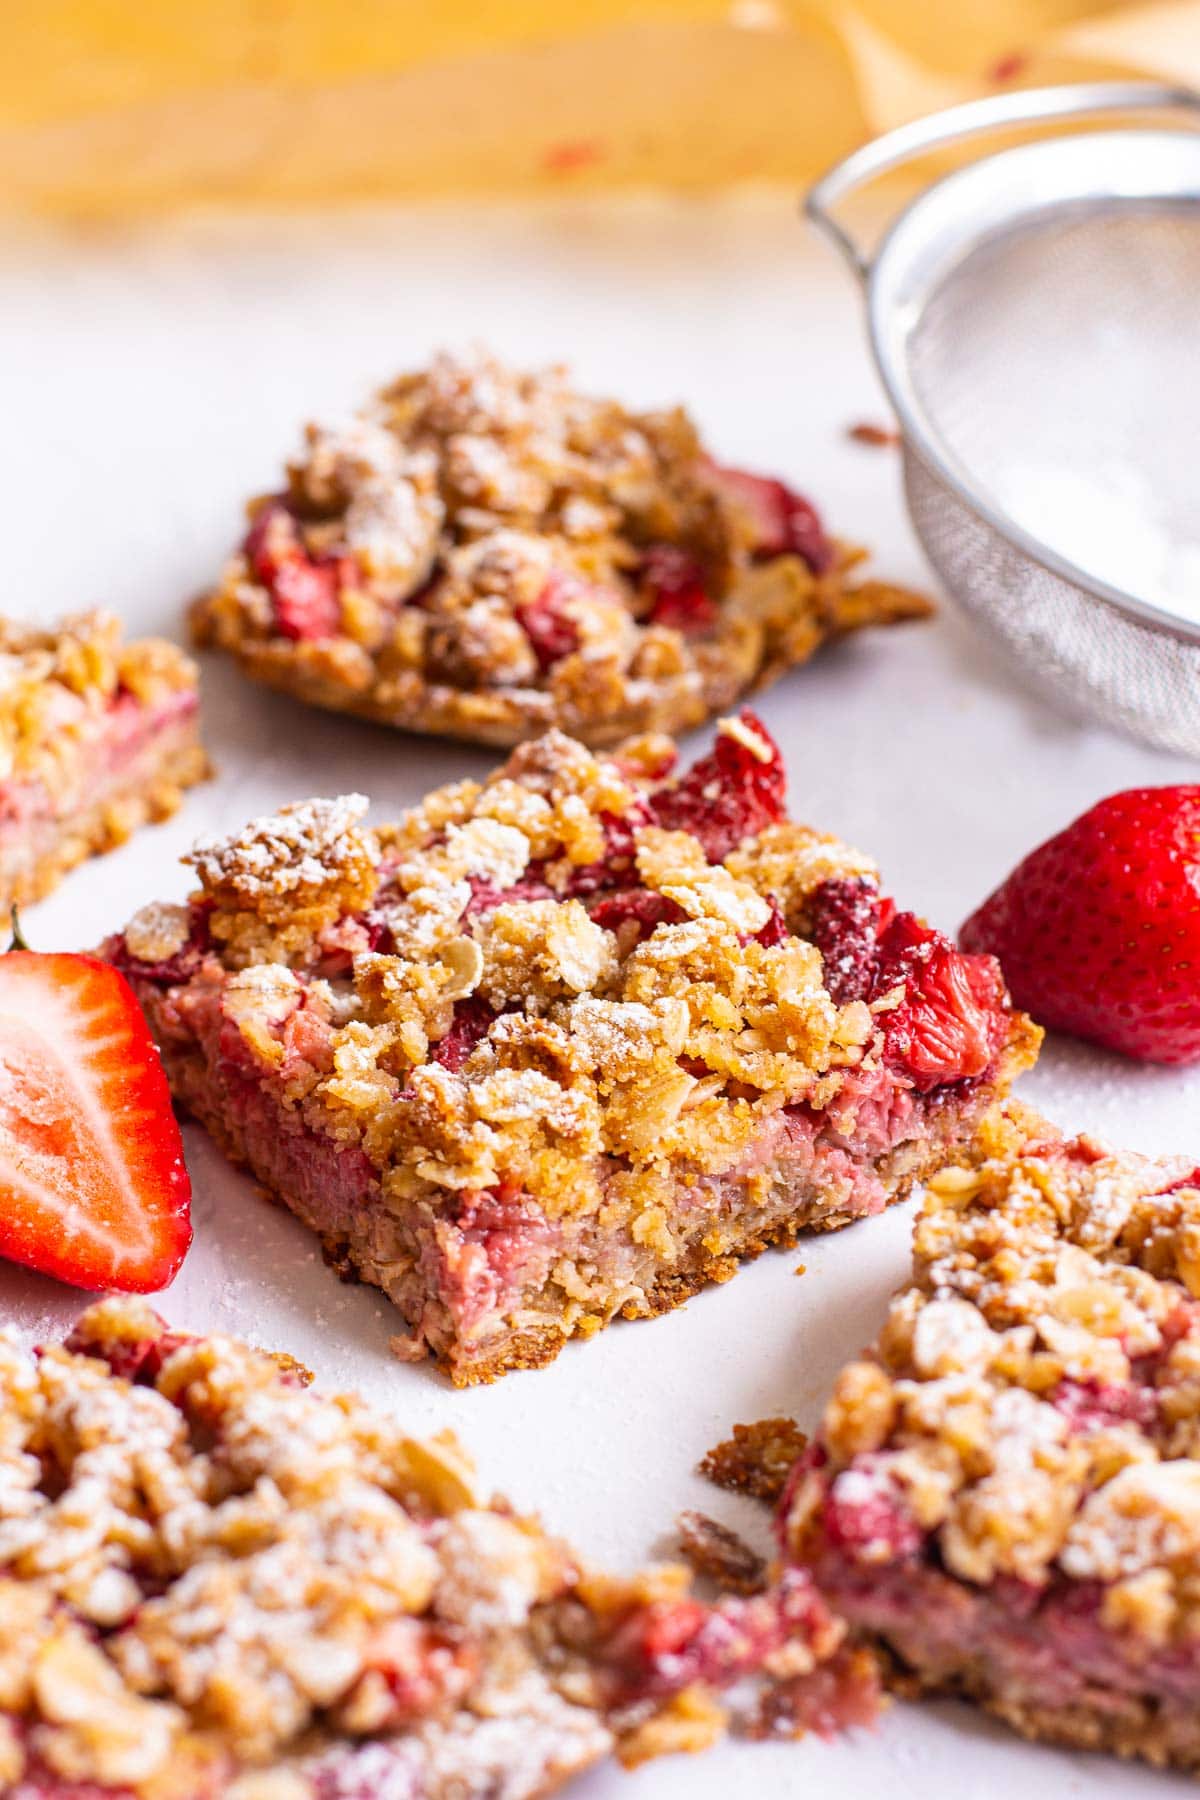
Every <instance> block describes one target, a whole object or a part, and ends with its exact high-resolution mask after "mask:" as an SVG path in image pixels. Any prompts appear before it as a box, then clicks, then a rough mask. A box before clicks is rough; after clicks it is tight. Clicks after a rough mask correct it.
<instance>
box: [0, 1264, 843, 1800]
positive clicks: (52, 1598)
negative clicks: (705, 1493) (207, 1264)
mask: <svg viewBox="0 0 1200 1800" xmlns="http://www.w3.org/2000/svg"><path fill="white" fill-rule="evenodd" d="M307 1379H308V1377H307V1375H306V1372H305V1371H304V1370H303V1369H302V1368H301V1367H300V1366H299V1365H298V1364H296V1363H295V1362H293V1361H292V1360H291V1359H290V1358H288V1357H272V1356H269V1355H267V1354H265V1353H264V1352H262V1351H259V1350H253V1349H249V1348H247V1347H246V1346H245V1345H244V1344H241V1343H238V1342H237V1341H235V1340H234V1339H232V1338H228V1337H207V1338H193V1337H185V1336H181V1335H179V1334H177V1333H174V1332H171V1331H169V1330H168V1329H167V1327H166V1326H164V1325H163V1323H162V1321H161V1320H160V1319H158V1318H157V1316H156V1315H155V1314H154V1313H153V1312H151V1311H150V1309H149V1308H148V1307H147V1306H146V1305H145V1304H144V1303H143V1302H133V1301H129V1300H113V1299H110V1300H105V1301H101V1302H99V1303H98V1304H97V1305H95V1306H93V1307H92V1308H91V1309H90V1310H89V1311H88V1312H86V1313H85V1314H84V1315H83V1317H82V1319H81V1320H80V1321H79V1323H78V1324H77V1326H76V1328H75V1330H74V1332H73V1333H72V1335H71V1337H70V1338H69V1339H68V1340H67V1343H66V1344H65V1345H64V1346H62V1347H59V1346H47V1347H44V1348H42V1349H41V1350H39V1351H28V1350H24V1349H22V1348H21V1346H20V1345H19V1343H18V1342H17V1340H16V1339H15V1338H14V1337H13V1336H12V1335H11V1334H9V1333H0V1445H2V1446H3V1449H2V1452H0V1473H2V1475H3V1479H2V1480H0V1791H2V1792H3V1793H5V1794H7V1795H9V1796H10V1800H219V1797H227V1800H367V1797H368V1796H370V1800H418V1797H419V1800H495V1797H496V1796H499V1795H503V1796H505V1800H527V1797H532V1796H536V1795H542V1794H546V1793H549V1792H550V1791H551V1790H552V1789H554V1788H556V1787H558V1786H559V1785H560V1784H561V1783H562V1782H564V1781H566V1780H567V1779H569V1778H570V1777H571V1776H572V1775H573V1774H575V1773H577V1772H578V1771H580V1770H582V1769H584V1768H587V1767H588V1766H589V1765H591V1764H593V1763H595V1762H596V1761H597V1760H599V1759H600V1758H602V1757H605V1756H607V1755H609V1754H610V1753H615V1754H616V1755H618V1756H619V1757H620V1758H621V1759H622V1760H623V1761H625V1762H627V1763H633V1762H637V1761H640V1760H642V1759H643V1758H645V1757H649V1756H654V1755H658V1754H660V1753H662V1752H666V1751H671V1750H697V1749H701V1748H703V1747H704V1746H705V1745H706V1744H708V1743H711V1742H712V1741H713V1740H714V1739H715V1738H717V1737H719V1736H720V1734H721V1732H722V1730H723V1729H724V1728H725V1727H726V1725H727V1724H729V1723H731V1722H735V1723H736V1722H740V1723H741V1724H742V1725H743V1726H744V1727H745V1728H747V1729H749V1730H751V1731H753V1730H755V1729H756V1728H758V1727H759V1721H760V1719H761V1718H762V1717H763V1716H764V1709H766V1711H765V1718H766V1720H767V1721H768V1722H769V1723H771V1724H772V1725H773V1724H774V1723H775V1722H776V1721H777V1720H778V1718H779V1717H780V1702H781V1697H783V1698H784V1699H785V1700H786V1713H787V1726H788V1728H789V1729H790V1730H791V1731H792V1732H793V1733H794V1732H795V1731H796V1730H798V1729H803V1728H804V1726H805V1725H811V1726H813V1727H814V1728H816V1729H819V1730H822V1731H831V1730H834V1729H836V1728H838V1727H839V1726H840V1725H843V1724H853V1723H857V1722H859V1721H863V1720H866V1719H869V1718H870V1716H871V1714H872V1712H873V1710H874V1703H875V1686H874V1679H873V1669H872V1665H871V1663H870V1660H869V1658H866V1657H865V1656H864V1655H863V1654H862V1653H858V1654H854V1653H850V1652H847V1651H844V1650H842V1649H841V1648H840V1643H841V1638H842V1635H843V1633H842V1628H841V1627H840V1626H839V1625H838V1624H837V1623H836V1622H835V1621H834V1620H833V1618H832V1616H831V1615H830V1614H829V1612H828V1610H827V1609H826V1608H825V1606H824V1604H823V1603H822V1601H821V1600H820V1598H819V1596H818V1595H817V1593H816V1591H815V1589H814V1588H813V1586H812V1583H811V1581H810V1579H809V1578H808V1577H807V1576H806V1575H805V1574H804V1573H803V1571H801V1570H791V1571H788V1572H785V1573H784V1574H782V1575H780V1576H778V1578H777V1580H776V1581H775V1583H774V1585H772V1586H769V1587H767V1588H764V1589H761V1590H760V1591H758V1592H755V1593H753V1594H751V1595H749V1596H746V1597H736V1596H730V1597H727V1598H725V1599H721V1600H718V1601H716V1602H715V1603H713V1604H711V1605H703V1604H701V1603H700V1602H699V1601H697V1600H696V1599H695V1598H693V1597H692V1595H691V1593H690V1592H689V1588H688V1579H687V1576H686V1573H685V1571H684V1570H683V1569H682V1568H678V1567H674V1566H665V1567H659V1568H656V1569H651V1570H648V1571H646V1572H644V1573H642V1574H640V1575H638V1576H635V1577H632V1578H629V1579H619V1580H618V1579H613V1578H610V1577H606V1576H604V1575H600V1574H597V1573H594V1572H592V1571H589V1570H587V1569H585V1568H583V1567H581V1566H580V1564H579V1562H578V1561H577V1559H576V1558H575V1557H574V1555H573V1554H572V1553H571V1551H570V1550H569V1549H568V1548H567V1546H566V1545H565V1544H563V1543H561V1542H559V1541H558V1540H556V1539H554V1538H551V1537H548V1536H547V1535H546V1534H545V1532H544V1531H543V1530H542V1528H541V1526H540V1525H539V1524H538V1522H537V1520H536V1519H534V1518H529V1517H522V1516H521V1515H519V1514H517V1513H514V1512H513V1511H512V1510H511V1508H509V1507H508V1506H507V1505H506V1504H505V1503H504V1502H502V1501H497V1500H488V1499H487V1498H485V1497H483V1496H481V1494H480V1492H479V1490H478V1488H477V1486H476V1482H475V1479H474V1473H473V1470H472V1468H471V1465H470V1463H469V1461H468V1460H467V1459H466V1457H465V1456H464V1454H463V1452H462V1451H461V1449H460V1448H459V1447H458V1445H457V1444H456V1443H455V1441H454V1440H453V1438H452V1437H450V1436H449V1435H448V1434H444V1435H443V1436H441V1437H438V1438H434V1439H432V1440H429V1441H424V1442H422V1441H419V1440H415V1439H413V1438H411V1437H408V1436H406V1435H405V1433H404V1432H403V1431H402V1429H401V1428H400V1427H399V1426H398V1425H396V1424H394V1423H393V1422H392V1421H391V1420H390V1419H388V1418H387V1417H386V1416H384V1415H380V1414H376V1413H373V1412H371V1411H370V1410H368V1408H367V1407H366V1406H365V1405H364V1404H363V1402H362V1401H360V1400H359V1399H357V1398H356V1397H354V1396H353V1395H345V1394H343V1395H336V1396H331V1397H329V1398H323V1397H321V1396H319V1395H316V1394H314V1393H311V1392H308V1391H306V1383H307ZM746 1676H755V1677H757V1678H759V1679H758V1680H757V1682H756V1693H755V1694H754V1695H752V1696H747V1702H748V1703H750V1702H752V1706H751V1710H749V1711H748V1712H747V1713H746V1714H745V1715H743V1717H742V1718H741V1720H740V1721H737V1720H731V1718H730V1715H729V1713H728V1712H727V1711H726V1709H725V1708H724V1707H722V1705H721V1704H720V1703H719V1701H718V1698H717V1695H718V1693H719V1691H720V1690H721V1689H723V1688H725V1687H727V1686H729V1685H730V1684H732V1683H734V1682H737V1681H739V1680H740V1679H741V1678H743V1677H746ZM806 1695H808V1696H809V1697H810V1703H809V1704H807V1705H806Z"/></svg>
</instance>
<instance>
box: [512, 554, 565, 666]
mask: <svg viewBox="0 0 1200 1800" xmlns="http://www.w3.org/2000/svg"><path fill="white" fill-rule="evenodd" d="M571 585H572V584H571V582H570V579H569V578H568V577H565V576H562V575H559V574H553V575H551V576H550V578H549V580H548V581H547V582H546V585H545V587H544V588H543V589H542V591H541V593H540V594H539V595H538V596H537V598H536V600H531V601H530V602H529V604H528V605H527V606H518V607H516V608H515V611H516V615H517V623H518V624H519V625H520V627H521V629H522V631H523V632H524V633H525V636H526V637H527V638H528V639H529V642H530V644H531V645H532V646H533V654H534V655H535V656H536V657H537V660H538V667H539V669H541V671H542V673H543V674H545V672H546V670H547V669H550V668H553V666H554V664H555V663H556V662H561V661H562V659H563V657H564V656H570V654H571V652H572V651H573V650H577V649H578V648H579V627H578V626H577V625H576V623H575V621H574V619H573V618H572V617H571V615H570V614H569V613H568V612H567V611H566V609H565V607H564V605H563V602H564V600H565V599H566V597H567V595H568V594H569V593H570V591H571Z"/></svg>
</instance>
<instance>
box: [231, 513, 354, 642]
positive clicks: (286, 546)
mask: <svg viewBox="0 0 1200 1800" xmlns="http://www.w3.org/2000/svg"><path fill="white" fill-rule="evenodd" d="M242 553H243V555H244V556H245V557H246V560H247V561H248V562H249V564H250V569H251V572H252V573H253V575H254V577H255V579H256V580H257V581H260V582H261V583H262V585H263V586H264V587H265V588H266V590H267V592H268V593H269V594H270V596H271V609H272V613H273V615H274V622H275V628H276V630H277V631H279V632H280V633H281V635H282V636H283V637H286V638H291V639H293V641H296V642H315V641H317V640H319V639H321V638H329V637H334V636H336V635H337V632H338V629H339V627H340V625H341V620H342V608H341V599H340V592H341V588H342V586H343V585H344V584H345V583H346V581H347V579H348V573H349V572H351V571H352V568H353V564H352V563H349V569H348V566H347V565H348V562H349V559H347V558H344V557H337V556H331V557H321V558H317V557H313V556H310V555H309V553H308V550H307V549H306V548H305V545H304V542H303V540H302V538H301V536H300V528H299V525H298V524H297V521H296V518H295V515H294V514H293V513H292V511H291V509H290V507H289V506H288V505H287V504H286V502H285V501H283V500H281V499H275V500H268V501H267V502H266V504H265V505H264V506H261V507H260V508H259V510H258V512H257V513H256V514H255V517H254V522H253V524H252V525H251V527H250V529H249V531H248V532H247V533H246V537H245V541H244V542H243V544H242Z"/></svg>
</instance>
